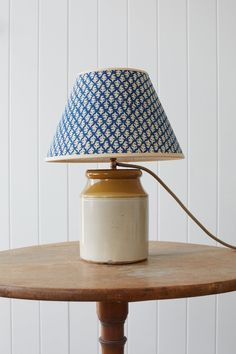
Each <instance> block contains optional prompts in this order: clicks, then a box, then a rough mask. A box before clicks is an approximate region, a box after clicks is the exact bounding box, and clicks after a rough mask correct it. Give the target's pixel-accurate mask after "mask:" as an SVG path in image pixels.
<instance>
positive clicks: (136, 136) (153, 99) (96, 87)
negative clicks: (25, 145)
mask: <svg viewBox="0 0 236 354" xmlns="http://www.w3.org/2000/svg"><path fill="white" fill-rule="evenodd" d="M183 157H184V156H183V153H182V150H181V148H180V146H179V143H178V141H177V139H176V136H175V134H174V132H173V129H172V128H171V125H170V123H169V121H168V118H167V116H166V114H165V112H164V110H163V108H162V105H161V103H160V101H159V98H158V96H157V93H156V91H155V89H154V87H153V85H152V82H151V80H150V78H149V76H148V74H147V73H146V72H145V71H142V70H137V69H130V68H110V69H104V70H96V71H90V72H85V73H81V74H79V75H78V77H77V79H76V82H75V85H74V87H73V89H72V93H71V95H70V97H69V99H68V102H67V105H66V107H65V111H64V113H63V115H62V118H61V120H60V122H59V124H58V127H57V130H56V134H55V136H54V138H53V141H52V144H51V146H50V149H49V152H48V155H47V159H46V160H47V161H51V162H108V161H110V159H111V158H116V159H117V160H118V161H152V160H169V159H180V158H183Z"/></svg>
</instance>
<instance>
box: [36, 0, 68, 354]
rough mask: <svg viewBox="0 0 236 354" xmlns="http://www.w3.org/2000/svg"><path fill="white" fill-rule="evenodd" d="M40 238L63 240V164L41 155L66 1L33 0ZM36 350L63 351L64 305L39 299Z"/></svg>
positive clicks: (62, 46) (54, 108)
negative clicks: (36, 47) (36, 23)
mask: <svg viewBox="0 0 236 354" xmlns="http://www.w3.org/2000/svg"><path fill="white" fill-rule="evenodd" d="M39 29H40V32H39V75H40V77H39V159H40V176H39V182H40V184H39V191H40V225H39V230H40V242H41V243H49V242H59V241H66V240H67V237H68V233H67V232H68V220H67V167H66V165H64V164H63V165H56V164H47V163H45V161H44V159H45V156H46V154H47V150H48V148H49V144H50V142H51V140H52V137H53V134H54V132H55V129H56V126H57V123H58V120H59V118H60V116H61V112H62V110H63V108H64V107H63V106H64V104H65V101H66V97H67V65H68V63H67V35H68V34H67V1H66V0H61V1H56V0H53V1H46V0H40V2H39ZM40 317H41V353H42V354H54V353H55V351H56V352H57V354H66V353H68V346H69V345H68V305H67V304H66V303H59V302H57V303H50V302H42V303H41V316H40Z"/></svg>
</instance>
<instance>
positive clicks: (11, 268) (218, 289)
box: [0, 241, 236, 354]
mask: <svg viewBox="0 0 236 354" xmlns="http://www.w3.org/2000/svg"><path fill="white" fill-rule="evenodd" d="M234 290H236V252H235V251H233V250H230V249H226V248H218V247H210V246H203V245H193V244H185V243H174V242H155V241H154V242H150V244H149V258H148V261H144V262H140V263H136V264H130V265H99V264H93V263H88V262H85V261H83V260H81V259H80V257H79V242H65V243H57V244H51V245H42V246H34V247H27V248H19V249H13V250H9V251H3V252H0V296H2V297H9V298H18V299H30V300H52V301H96V302H97V314H98V317H99V319H100V321H101V337H100V339H99V340H100V343H101V345H102V352H103V354H121V353H123V351H124V344H125V342H126V337H124V322H125V320H126V317H127V314H128V303H129V302H131V301H144V300H160V299H173V298H183V297H192V296H201V295H209V294H218V293H224V292H229V291H234Z"/></svg>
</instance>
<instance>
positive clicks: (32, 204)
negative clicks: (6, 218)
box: [10, 0, 39, 354]
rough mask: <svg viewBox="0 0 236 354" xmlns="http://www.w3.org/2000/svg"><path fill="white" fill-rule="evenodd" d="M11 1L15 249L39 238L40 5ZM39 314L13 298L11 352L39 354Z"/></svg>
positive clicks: (34, 307)
mask: <svg viewBox="0 0 236 354" xmlns="http://www.w3.org/2000/svg"><path fill="white" fill-rule="evenodd" d="M10 4H11V7H10V11H11V23H10V33H11V40H10V53H11V57H10V218H11V246H12V247H19V246H23V245H24V246H26V245H32V244H37V242H38V193H37V171H38V170H37V63H38V61H37V59H38V58H37V45H38V42H37V38H38V26H37V23H38V21H37V19H38V7H37V1H36V0H34V1H29V0H23V1H21V2H19V1H15V0H12V1H11V2H10ZM26 8H27V14H28V16H25V9H26ZM38 314H39V311H38V303H37V302H34V303H33V302H30V301H19V300H14V301H12V353H14V354H20V353H22V352H30V353H32V354H34V353H35V354H36V353H39V347H38V343H39V322H38Z"/></svg>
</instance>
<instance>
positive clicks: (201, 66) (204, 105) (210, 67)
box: [188, 0, 217, 354]
mask: <svg viewBox="0 0 236 354" xmlns="http://www.w3.org/2000/svg"><path fill="white" fill-rule="evenodd" d="M188 30H189V35H188V46H189V137H188V138H189V150H188V151H189V207H190V209H191V210H192V211H193V212H194V213H195V214H196V215H197V216H198V217H199V218H200V220H202V221H203V223H204V224H205V225H207V227H208V228H209V229H211V230H212V232H213V233H215V232H216V225H217V219H216V218H217V104H216V103H217V90H216V83H217V71H216V70H217V57H216V53H217V52H216V48H217V47H216V2H215V0H207V1H205V0H204V1H203V0H202V1H194V0H190V1H189V8H188ZM199 53H201V55H199ZM206 151H207V155H208V156H206ZM189 241H190V242H193V243H206V244H214V242H213V241H212V240H210V239H209V238H208V237H206V235H205V234H203V232H201V230H199V228H198V227H196V226H195V225H194V224H193V223H192V222H191V221H190V222H189ZM188 309H189V313H188V353H189V354H195V353H199V351H200V352H204V351H205V352H206V353H209V354H213V353H215V328H216V323H215V297H214V296H211V297H204V298H199V299H198V298H194V299H190V300H189V307H188Z"/></svg>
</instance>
